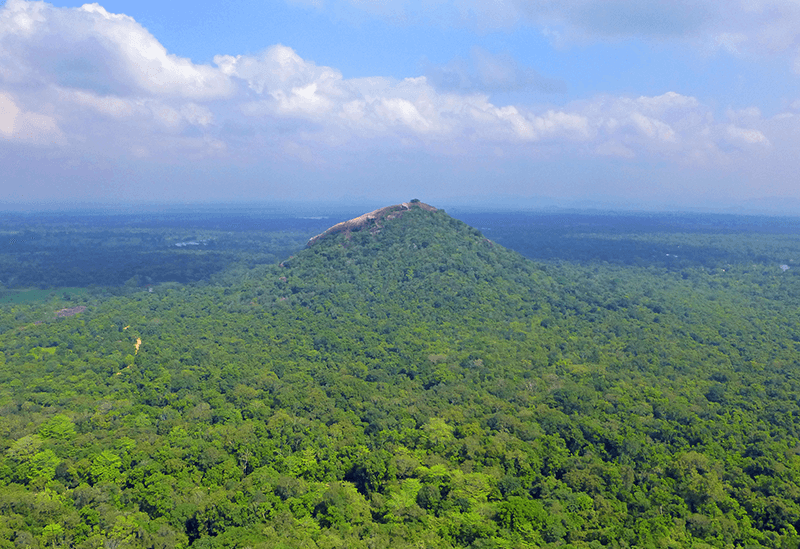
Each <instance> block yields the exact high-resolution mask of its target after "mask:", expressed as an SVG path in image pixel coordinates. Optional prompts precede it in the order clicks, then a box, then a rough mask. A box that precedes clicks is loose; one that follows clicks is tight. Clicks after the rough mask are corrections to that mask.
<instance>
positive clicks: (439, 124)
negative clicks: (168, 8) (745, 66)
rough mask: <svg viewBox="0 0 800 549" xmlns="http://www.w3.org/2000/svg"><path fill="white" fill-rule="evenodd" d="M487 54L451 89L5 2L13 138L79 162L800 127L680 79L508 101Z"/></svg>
mask: <svg viewBox="0 0 800 549" xmlns="http://www.w3.org/2000/svg"><path fill="white" fill-rule="evenodd" d="M514 5H517V4H514ZM518 7H519V6H518ZM551 8H552V9H554V10H555V9H556V7H555V4H552V5H551ZM475 9H478V8H475ZM487 9H488V8H487ZM43 54H48V55H49V54H53V55H54V56H55V57H54V58H52V59H51V58H50V57H42V55H43ZM473 57H474V59H473V66H472V67H471V68H470V69H469V71H467V73H466V74H467V79H468V80H469V79H472V80H470V83H468V85H466V86H451V87H447V86H440V85H437V83H436V82H434V81H432V79H431V78H428V77H426V76H419V77H412V78H404V79H393V78H386V77H381V76H375V77H367V78H353V79H347V78H344V77H343V75H342V73H341V72H340V71H339V70H337V69H335V68H332V67H326V66H321V65H317V64H316V63H314V62H312V61H310V60H306V59H303V58H302V57H301V56H299V55H298V54H297V52H295V51H294V50H293V49H292V48H290V47H287V46H284V45H280V44H278V45H275V46H272V47H270V48H267V49H266V50H264V51H263V52H261V53H259V54H256V55H238V56H231V55H219V56H216V57H215V58H214V62H215V64H216V66H204V65H195V64H193V63H191V61H189V60H187V59H181V58H178V57H176V56H174V55H172V54H169V53H168V52H167V51H166V49H165V48H164V47H163V46H162V45H161V44H160V43H158V42H157V40H156V39H155V38H154V37H153V36H152V35H150V34H149V33H148V32H147V31H146V30H144V29H143V28H142V27H141V26H140V25H139V24H138V23H136V22H135V21H134V20H133V19H131V18H130V17H127V16H124V15H115V14H110V13H108V12H107V11H106V10H104V9H103V8H101V7H100V6H98V5H89V6H84V7H83V8H81V9H60V8H54V7H52V6H49V5H47V4H43V3H37V2H31V3H26V2H22V1H21V0H10V1H8V2H7V3H6V5H5V6H4V7H3V8H0V149H3V147H10V146H11V145H9V143H13V145H14V146H17V145H22V146H29V147H30V148H31V150H33V149H34V148H36V147H42V146H43V145H48V146H50V147H53V146H55V147H58V148H60V149H61V151H62V152H61V153H60V154H61V155H62V156H63V157H64V158H68V159H69V162H72V163H79V159H81V158H84V157H93V158H101V159H107V160H108V163H109V164H113V162H114V161H116V160H118V159H119V158H120V157H122V158H125V159H126V160H129V161H131V162H134V163H135V162H144V161H146V162H148V163H152V165H158V163H161V164H163V165H180V166H184V167H186V168H187V169H188V168H190V167H192V166H194V165H195V164H196V163H197V162H203V161H207V160H208V159H216V160H215V161H217V162H218V163H219V165H220V166H226V165H241V164H247V163H254V162H258V161H264V159H265V158H266V159H269V162H273V163H275V164H279V163H281V162H295V163H306V164H308V165H313V166H326V167H328V168H329V167H330V166H342V165H345V164H346V163H347V160H346V159H347V158H348V157H353V158H361V157H364V156H370V155H371V153H372V152H375V151H377V152H379V153H381V154H377V155H373V156H375V157H378V158H382V157H384V156H385V157H392V155H396V154H398V153H399V152H402V153H403V154H405V153H407V152H409V151H410V153H411V154H412V155H413V154H420V155H422V154H425V155H431V156H432V157H435V158H444V157H448V158H459V159H461V161H463V162H464V163H468V162H470V161H471V160H472V159H475V158H483V157H487V158H492V159H494V160H493V161H494V162H500V160H497V159H498V158H502V162H515V161H530V158H533V157H537V158H538V157H544V156H547V157H549V158H559V157H560V158H564V159H567V161H568V162H571V161H574V159H576V158H608V157H613V158H616V159H618V162H628V161H629V160H631V159H637V160H642V159H649V160H653V159H655V160H656V161H659V162H660V161H667V162H668V163H669V164H670V165H676V166H683V165H692V166H697V165H702V166H707V167H710V168H712V169H713V168H731V169H733V167H737V166H745V165H747V163H748V162H749V161H751V160H752V159H754V158H764V157H766V155H770V154H777V152H774V151H779V152H780V151H786V150H790V149H791V148H792V146H793V145H796V143H797V140H798V138H797V136H798V135H799V134H800V131H799V130H800V128H798V122H797V120H798V117H796V116H793V115H791V113H784V114H785V116H782V117H773V118H771V119H764V117H763V115H762V113H761V112H760V111H759V110H758V109H757V108H754V107H753V108H749V109H742V110H738V111H729V112H728V113H727V116H726V120H724V121H715V120H714V116H713V115H712V109H711V107H709V106H707V105H704V104H703V103H702V102H700V101H699V100H698V99H697V98H695V97H691V96H688V95H683V94H679V93H676V92H667V93H663V94H659V95H655V96H641V97H615V96H608V95H598V96H594V97H590V98H587V99H585V100H582V101H575V102H573V103H570V104H567V105H562V106H553V105H544V106H540V107H531V106H526V105H520V104H500V103H498V102H496V101H494V100H493V99H492V97H491V96H490V95H489V94H488V93H485V92H481V91H480V90H481V88H482V87H483V88H495V89H499V88H509V89H510V88H513V87H514V86H517V85H518V84H519V83H520V81H521V79H524V73H525V71H523V70H521V69H520V68H519V67H516V66H515V65H514V64H513V63H511V62H509V60H508V59H507V58H504V57H503V56H502V55H501V56H497V55H491V54H488V53H486V52H482V51H478V52H477V53H475V55H474V56H473ZM475 82H477V84H475ZM497 151H501V152H502V154H501V155H498V154H497ZM2 152H3V151H2V150H0V153H2ZM520 159H521V160H520ZM751 163H752V164H753V165H756V164H758V163H756V162H751ZM497 167H498V169H499V168H502V165H501V164H498V165H497ZM110 171H113V170H110Z"/></svg>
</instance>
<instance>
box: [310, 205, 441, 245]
mask: <svg viewBox="0 0 800 549" xmlns="http://www.w3.org/2000/svg"><path fill="white" fill-rule="evenodd" d="M412 208H421V209H423V210H425V211H428V212H435V211H436V208H434V207H433V206H431V205H429V204H425V203H424V202H420V201H419V200H417V199H414V200H412V201H411V202H402V203H400V204H395V205H394V206H386V207H385V208H378V209H377V210H374V211H371V212H368V213H365V214H363V215H360V216H358V217H355V218H353V219H350V220H348V221H342V222H341V223H337V224H336V225H334V226H333V227H331V228H330V229H328V230H327V231H325V232H324V233H322V234H318V235H317V236H315V237H313V238H311V239H310V240H309V241H308V246H313V245H314V244H316V243H317V242H319V241H320V240H321V239H323V238H325V237H326V236H328V235H330V234H336V233H341V232H344V233H345V234H349V233H350V231H360V230H362V229H364V228H369V229H370V230H371V231H372V232H373V233H375V232H377V231H379V230H380V229H381V227H382V226H383V225H382V222H383V221H385V220H388V219H396V218H398V217H400V216H402V215H403V214H404V213H405V212H407V211H409V210H411V209H412Z"/></svg>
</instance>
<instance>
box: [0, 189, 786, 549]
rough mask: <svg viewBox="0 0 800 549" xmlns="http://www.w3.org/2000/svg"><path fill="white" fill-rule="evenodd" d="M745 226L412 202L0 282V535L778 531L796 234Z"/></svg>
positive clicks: (245, 540) (709, 538) (63, 540)
mask: <svg viewBox="0 0 800 549" xmlns="http://www.w3.org/2000/svg"><path fill="white" fill-rule="evenodd" d="M431 210H432V209H431ZM603 238H605V239H606V240H607V241H608V240H613V238H611V237H603ZM642 238H643V240H646V238H645V237H642ZM658 238H662V237H661V236H659V237H658ZM675 238H677V237H675ZM709 238H711V237H709ZM713 238H718V237H716V236H715V237H713ZM713 238H712V240H713ZM719 238H721V237H719ZM719 238H718V242H717V243H718V244H719V245H718V249H720V250H726V249H728V248H726V246H729V244H730V243H731V242H733V241H732V240H724V239H722V240H720V239H719ZM759 238H761V239H762V240H763V241H764V242H768V243H769V246H767V247H766V248H764V249H768V250H770V252H769V254H770V255H769V257H762V258H759V257H754V256H753V255H752V254H748V253H746V252H744V251H742V252H741V253H739V255H736V254H734V255H733V256H731V257H733V259H731V260H730V262H728V259H727V258H728V257H729V256H725V257H726V259H725V262H722V261H721V260H719V259H717V260H715V261H717V262H716V263H713V264H702V263H683V264H677V265H673V264H663V263H661V262H659V263H651V264H646V263H644V262H641V261H639V262H632V263H631V264H626V263H624V262H619V261H605V262H580V261H544V260H537V261H532V260H529V259H526V258H525V257H523V256H521V255H520V254H518V253H516V252H512V251H510V250H508V249H506V248H504V247H503V246H501V245H499V244H497V243H496V242H494V241H492V240H489V239H487V238H486V237H485V236H484V234H482V233H481V231H479V230H478V229H475V228H472V227H470V226H468V225H466V224H465V223H463V222H461V221H458V220H456V219H453V218H452V217H450V216H448V215H447V214H446V213H445V212H444V211H442V210H436V211H429V210H428V209H424V208H421V207H419V205H418V204H415V203H412V204H411V205H410V208H409V209H407V210H404V211H403V212H402V215H397V216H393V217H392V218H386V217H379V218H377V219H374V220H372V221H370V222H368V223H365V224H363V225H360V226H358V227H355V228H353V229H352V230H346V231H340V232H335V233H332V234H329V235H327V236H326V237H324V238H321V239H319V240H317V241H315V243H314V244H313V245H312V246H309V247H307V248H306V249H304V250H302V251H300V252H298V253H296V254H295V255H294V256H292V257H290V258H286V259H284V260H283V261H282V262H281V263H279V264H266V262H265V261H253V262H251V263H249V264H247V263H238V264H237V265H236V268H235V270H233V271H226V270H224V269H221V268H217V267H216V266H214V267H213V268H209V271H210V274H209V275H208V277H207V281H206V282H204V283H195V284H187V285H182V284H175V283H170V284H162V285H157V284H156V285H154V286H151V287H149V288H147V287H145V286H141V285H137V284H130V285H128V287H126V288H124V289H123V290H120V291H117V292H95V293H93V294H91V295H86V296H81V297H78V298H74V299H73V300H72V301H71V302H70V303H64V302H63V298H61V297H58V296H56V297H54V298H53V299H52V300H50V301H47V302H44V303H40V304H29V305H19V304H15V305H3V306H2V307H0V351H1V352H0V548H9V549H11V548H17V547H39V548H41V549H44V548H45V547H49V546H52V547H75V548H86V549H89V548H96V547H112V548H122V547H132V548H139V547H142V548H168V547H189V546H191V547H197V548H209V549H210V548H217V547H219V548H222V547H230V548H234V547H237V548H238V547H241V548H244V547H264V548H267V547H269V548H272V547H280V548H319V549H323V548H359V547H361V548H378V547H392V548H404V547H409V548H410V547H415V548H419V547H429V548H448V547H450V548H466V547H470V548H476V549H477V548H518V547H586V548H598V547H615V548H616V547H620V548H621V547H720V548H727V547H741V548H745V547H748V548H757V547H775V548H778V547H780V548H783V547H798V545H800V536H798V533H797V529H798V528H800V432H799V428H800V401H799V400H798V395H800V364H798V361H797V357H798V356H800V354H798V350H800V349H798V347H799V346H800V274H798V272H796V270H795V268H794V267H789V265H790V264H791V262H790V260H791V259H792V258H800V243H799V242H798V241H797V239H792V238H791V237H787V236H785V235H778V236H776V237H775V238H773V239H770V237H769V236H763V237H759ZM656 240H657V239H656ZM656 240H654V239H650V240H649V241H648V242H649V243H648V244H647V245H648V246H649V248H648V250H650V249H652V247H653V246H654V244H653V242H655V241H656ZM755 240H757V239H755V238H754V239H753V240H752V242H754V241H755ZM742 241H743V242H744V241H746V239H742ZM626 242H630V240H627V241H626ZM660 242H661V244H659V245H664V242H667V243H668V244H669V242H671V241H670V240H669V238H667V239H666V240H664V239H662V240H661V241H660ZM676 242H677V241H676ZM673 243H675V242H673ZM670 245H671V244H670ZM676 245H677V244H676ZM753 245H755V244H753ZM264 253H265V254H266V252H264ZM548 253H549V252H548ZM737 253H738V252H737ZM778 260H781V264H783V263H785V264H784V265H783V267H787V268H785V269H784V268H782V267H781V264H778V263H777V262H776V261H778ZM150 290H152V291H150ZM77 304H80V305H81V306H82V307H86V309H85V310H83V309H82V310H81V311H80V312H75V313H74V314H72V312H71V313H70V314H69V315H66V314H65V315H61V316H59V315H56V314H54V313H53V311H54V310H56V308H57V309H58V310H62V309H63V308H65V307H68V306H69V307H73V306H75V305H77Z"/></svg>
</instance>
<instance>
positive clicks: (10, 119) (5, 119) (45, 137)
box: [0, 92, 63, 145]
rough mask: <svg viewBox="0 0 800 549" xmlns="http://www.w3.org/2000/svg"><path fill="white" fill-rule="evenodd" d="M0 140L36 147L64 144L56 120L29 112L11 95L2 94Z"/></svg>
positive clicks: (0, 103) (0, 100) (0, 94)
mask: <svg viewBox="0 0 800 549" xmlns="http://www.w3.org/2000/svg"><path fill="white" fill-rule="evenodd" d="M0 138H3V139H6V140H9V141H11V140H13V141H19V142H23V143H30V144H34V145H57V144H59V143H60V142H62V140H63V135H62V132H61V130H60V129H59V127H58V124H57V123H56V121H55V119H54V118H52V117H51V116H47V115H45V114H40V113H36V112H27V111H25V110H23V109H22V108H20V107H19V106H18V105H17V103H16V102H15V101H14V98H13V97H11V96H10V95H9V94H7V93H2V92H0Z"/></svg>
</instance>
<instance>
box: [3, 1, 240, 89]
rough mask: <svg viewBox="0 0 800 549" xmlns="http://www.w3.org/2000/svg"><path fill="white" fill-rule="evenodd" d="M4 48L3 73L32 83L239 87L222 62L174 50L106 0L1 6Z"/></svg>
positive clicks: (99, 86) (84, 86)
mask: <svg viewBox="0 0 800 549" xmlns="http://www.w3.org/2000/svg"><path fill="white" fill-rule="evenodd" d="M0 52H2V53H0V74H2V75H3V76H5V77H7V78H6V80H7V81H8V80H11V81H15V80H16V81H25V82H26V83H27V84H29V85H30V84H33V83H39V84H42V85H46V84H48V83H57V84H59V85H61V86H63V87H72V88H81V89H84V90H91V91H94V92H95V93H98V94H101V95H108V94H110V93H111V94H114V95H142V94H144V95H157V96H165V97H182V98H192V99H210V98H215V97H224V96H227V95H229V94H230V93H231V92H232V91H233V87H232V85H231V83H230V80H229V78H228V77H227V76H226V75H225V74H223V73H222V72H220V71H219V70H218V69H216V68H214V67H210V66H207V65H196V64H194V63H192V62H191V61H190V60H188V59H184V58H181V57H178V56H176V55H172V54H169V53H167V51H166V49H165V48H164V47H163V46H162V45H161V44H160V43H159V42H158V40H156V39H155V37H153V36H152V35H151V34H150V33H149V32H147V30H145V29H144V28H143V27H142V26H141V25H140V24H138V23H137V22H136V21H135V20H134V19H133V18H131V17H128V16H126V15H117V14H111V13H109V12H107V11H106V10H105V9H104V8H103V7H101V6H100V5H98V4H86V5H84V6H82V7H80V8H75V9H65V8H55V7H53V6H51V5H49V4H45V3H44V2H25V1H24V0H7V2H6V4H5V6H3V8H2V9H0Z"/></svg>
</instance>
